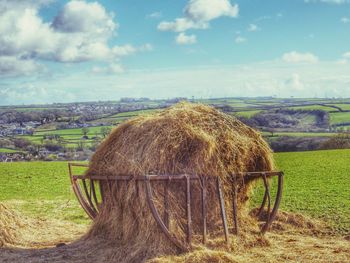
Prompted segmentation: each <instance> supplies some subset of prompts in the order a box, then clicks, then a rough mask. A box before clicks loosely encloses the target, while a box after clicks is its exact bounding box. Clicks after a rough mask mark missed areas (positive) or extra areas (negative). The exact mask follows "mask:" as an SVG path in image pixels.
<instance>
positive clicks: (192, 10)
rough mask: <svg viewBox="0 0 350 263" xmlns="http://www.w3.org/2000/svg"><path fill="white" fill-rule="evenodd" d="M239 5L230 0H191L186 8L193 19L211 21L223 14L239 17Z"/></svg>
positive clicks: (189, 16) (186, 11) (187, 14)
mask: <svg viewBox="0 0 350 263" xmlns="http://www.w3.org/2000/svg"><path fill="white" fill-rule="evenodd" d="M238 11H239V9H238V5H237V4H234V5H232V4H231V2H230V1H229V0H190V1H189V3H188V4H187V6H186V7H185V9H184V13H185V15H186V17H188V18H190V19H191V20H193V21H210V20H213V19H216V18H218V17H221V16H229V17H237V16H238Z"/></svg>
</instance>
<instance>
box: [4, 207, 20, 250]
mask: <svg viewBox="0 0 350 263" xmlns="http://www.w3.org/2000/svg"><path fill="white" fill-rule="evenodd" d="M21 227H22V222H21V219H20V216H19V215H18V214H17V213H15V212H14V211H12V210H10V209H8V208H7V207H6V206H5V205H4V204H2V203H0V247H4V246H7V245H13V244H15V243H16V241H17V239H18V236H19V233H18V231H19V228H21Z"/></svg>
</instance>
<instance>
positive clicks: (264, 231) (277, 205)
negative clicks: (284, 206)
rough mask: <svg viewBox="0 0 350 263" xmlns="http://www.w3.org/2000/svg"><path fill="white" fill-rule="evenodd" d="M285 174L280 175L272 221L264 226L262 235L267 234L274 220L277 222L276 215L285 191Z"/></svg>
mask: <svg viewBox="0 0 350 263" xmlns="http://www.w3.org/2000/svg"><path fill="white" fill-rule="evenodd" d="M283 175H284V174H283V173H282V172H281V173H279V175H278V188H277V194H276V199H275V203H274V206H273V209H272V212H271V216H270V220H269V221H268V222H266V224H265V225H264V226H263V228H262V230H261V232H262V234H265V233H266V231H267V230H268V229H269V227H270V225H271V223H272V222H273V220H275V217H276V214H277V210H278V207H279V205H280V203H281V199H282V191H283Z"/></svg>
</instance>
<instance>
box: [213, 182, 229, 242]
mask: <svg viewBox="0 0 350 263" xmlns="http://www.w3.org/2000/svg"><path fill="white" fill-rule="evenodd" d="M216 184H217V191H218V196H219V204H220V211H221V218H222V225H223V228H224V234H225V241H226V243H227V244H229V238H228V226H227V219H226V211H225V204H224V197H223V193H222V190H221V182H220V177H217V179H216Z"/></svg>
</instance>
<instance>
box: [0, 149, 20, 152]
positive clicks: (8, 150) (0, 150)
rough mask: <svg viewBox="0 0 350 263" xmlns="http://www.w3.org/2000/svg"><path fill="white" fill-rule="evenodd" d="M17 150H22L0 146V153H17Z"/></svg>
mask: <svg viewBox="0 0 350 263" xmlns="http://www.w3.org/2000/svg"><path fill="white" fill-rule="evenodd" d="M18 152H22V151H19V150H14V149H9V148H0V153H18Z"/></svg>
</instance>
